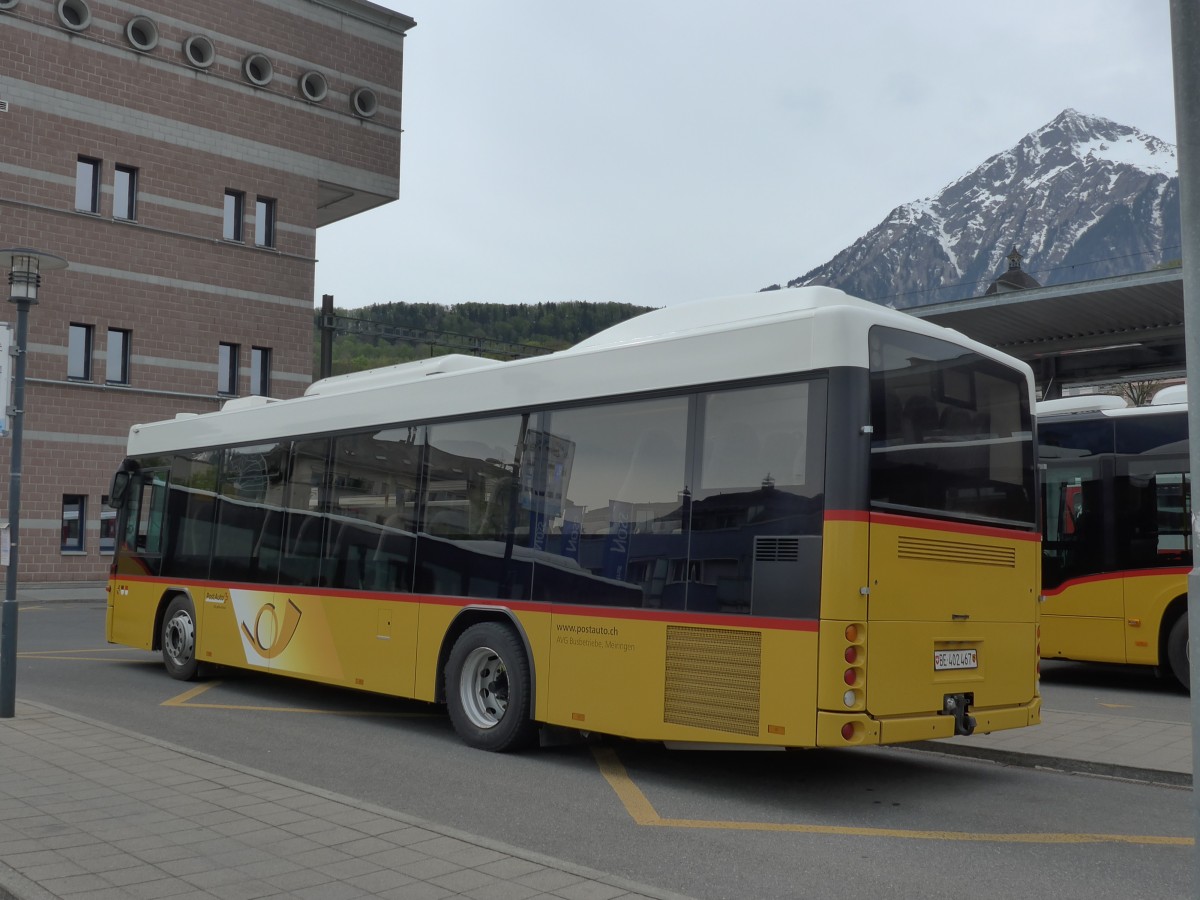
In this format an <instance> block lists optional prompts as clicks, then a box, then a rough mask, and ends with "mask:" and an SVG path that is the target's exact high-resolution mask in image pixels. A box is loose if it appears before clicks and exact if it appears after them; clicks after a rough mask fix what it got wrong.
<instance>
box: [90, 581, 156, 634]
mask: <svg viewBox="0 0 1200 900" xmlns="http://www.w3.org/2000/svg"><path fill="white" fill-rule="evenodd" d="M161 596H162V588H161V587H160V586H159V585H156V584H147V583H145V582H140V581H130V580H126V579H122V578H120V577H116V578H114V579H113V580H111V581H109V583H108V608H107V610H106V611H105V615H104V620H105V628H104V630H105V637H106V639H107V640H108V642H109V643H110V644H124V645H125V646H126V647H134V648H136V649H138V650H153V649H154V622H155V614H156V612H157V610H158V601H159V598H160V597H161Z"/></svg>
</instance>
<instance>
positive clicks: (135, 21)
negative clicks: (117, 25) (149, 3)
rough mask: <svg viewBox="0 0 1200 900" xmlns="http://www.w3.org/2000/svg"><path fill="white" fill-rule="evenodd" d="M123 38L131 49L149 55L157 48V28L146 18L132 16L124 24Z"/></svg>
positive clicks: (152, 21) (151, 20)
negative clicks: (130, 45)
mask: <svg viewBox="0 0 1200 900" xmlns="http://www.w3.org/2000/svg"><path fill="white" fill-rule="evenodd" d="M125 38H126V39H127V40H128V41H129V43H130V44H132V45H133V49H135V50H141V51H142V52H143V53H149V52H150V51H151V50H153V49H154V48H155V47H157V46H158V26H157V25H155V24H154V20H153V19H149V18H147V17H146V16H134V17H133V18H132V19H130V20H129V21H128V22H126V23H125Z"/></svg>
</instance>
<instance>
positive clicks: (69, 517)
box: [62, 494, 87, 553]
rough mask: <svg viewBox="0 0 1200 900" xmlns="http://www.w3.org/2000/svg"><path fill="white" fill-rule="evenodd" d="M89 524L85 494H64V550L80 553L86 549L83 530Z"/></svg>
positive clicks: (65, 551)
mask: <svg viewBox="0 0 1200 900" xmlns="http://www.w3.org/2000/svg"><path fill="white" fill-rule="evenodd" d="M86 524H87V497H85V496H84V495H83V494H63V501H62V550H63V552H64V553H79V552H82V551H83V550H84V546H83V532H84V526H85V525H86Z"/></svg>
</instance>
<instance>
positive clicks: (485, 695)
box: [458, 647, 508, 728]
mask: <svg viewBox="0 0 1200 900" xmlns="http://www.w3.org/2000/svg"><path fill="white" fill-rule="evenodd" d="M458 697H459V699H460V700H461V701H462V708H463V712H465V713H466V714H467V718H468V719H470V720H471V724H472V725H474V726H475V727H476V728H495V727H496V726H497V725H499V724H500V720H501V719H503V718H504V713H505V712H507V711H508V669H507V668H505V665H504V660H503V659H501V658H500V654H498V653H497V652H496V651H495V650H493V649H492V648H491V647H476V648H475V649H474V650H472V651H471V652H470V653H468V654H467V658H466V659H465V660H463V666H462V674H461V675H460V676H459V679H458Z"/></svg>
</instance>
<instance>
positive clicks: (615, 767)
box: [592, 747, 1196, 847]
mask: <svg viewBox="0 0 1200 900" xmlns="http://www.w3.org/2000/svg"><path fill="white" fill-rule="evenodd" d="M592 754H593V755H594V756H595V758H596V763H597V765H599V767H600V774H601V775H603V776H604V779H605V781H607V782H608V783H609V785H610V786H611V787H612V789H613V790H614V791H615V792H616V794H617V797H618V799H620V801H621V804H622V805H623V806H624V807H625V811H626V812H627V813H629V817H630V818H631V819H633V821H634V822H636V823H637V824H638V825H645V826H650V827H656V828H696V829H701V828H707V829H724V830H729V831H781V832H792V833H796V834H831V835H846V836H850V837H876V838H901V839H905V840H920V841H973V842H988V843H1001V844H1149V845H1155V846H1168V847H1191V846H1194V845H1195V843H1196V842H1195V839H1194V838H1188V837H1170V836H1167V835H1153V834H1085V833H1070V832H1063V833H1038V832H1034V833H1029V834H1021V833H1012V834H1007V833H988V832H971V831H933V830H930V831H926V830H917V829H907V828H856V827H849V826H844V825H800V824H789V823H779V822H736V821H722V820H708V819H669V818H668V819H664V818H663V817H662V816H660V815H659V814H658V811H657V810H655V808H654V806H653V804H651V802H650V801H649V800H648V799H647V797H646V795H645V794H643V793H642V791H641V789H640V788H639V787H638V786H637V785H636V784H634V782H633V779H631V778H630V777H629V773H628V772H626V771H625V766H624V765H622V763H621V760H620V759H618V758H617V754H616V753H615V752H614V751H613V750H612V749H611V748H608V747H596V748H593V750H592Z"/></svg>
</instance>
